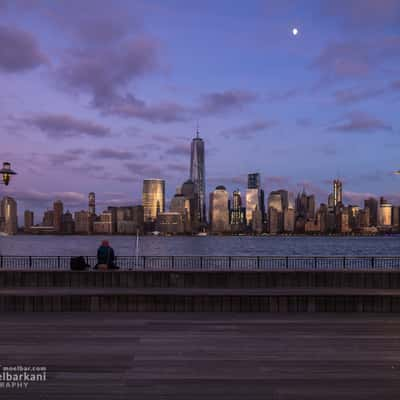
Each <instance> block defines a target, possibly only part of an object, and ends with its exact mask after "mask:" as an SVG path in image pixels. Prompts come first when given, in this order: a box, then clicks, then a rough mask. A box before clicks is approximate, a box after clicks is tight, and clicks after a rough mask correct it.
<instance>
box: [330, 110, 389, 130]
mask: <svg viewBox="0 0 400 400" xmlns="http://www.w3.org/2000/svg"><path fill="white" fill-rule="evenodd" d="M328 130H329V131H338V132H349V133H352V132H360V133H373V132H381V131H391V130H392V127H391V126H390V125H388V124H386V123H385V122H383V121H382V120H380V119H377V118H375V117H372V116H371V115H369V114H367V113H363V112H352V113H348V114H347V115H345V117H344V118H343V119H342V120H340V121H338V122H337V123H336V124H334V125H332V126H330V127H329V128H328Z"/></svg>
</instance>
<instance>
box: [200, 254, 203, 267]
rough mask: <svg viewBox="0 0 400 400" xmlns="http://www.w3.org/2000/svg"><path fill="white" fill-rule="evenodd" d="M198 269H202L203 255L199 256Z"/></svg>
mask: <svg viewBox="0 0 400 400" xmlns="http://www.w3.org/2000/svg"><path fill="white" fill-rule="evenodd" d="M200 269H203V256H200Z"/></svg>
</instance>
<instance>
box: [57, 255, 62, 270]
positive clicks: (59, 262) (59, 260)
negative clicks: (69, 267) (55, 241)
mask: <svg viewBox="0 0 400 400" xmlns="http://www.w3.org/2000/svg"><path fill="white" fill-rule="evenodd" d="M57 267H58V269H60V268H61V257H60V256H58V257H57Z"/></svg>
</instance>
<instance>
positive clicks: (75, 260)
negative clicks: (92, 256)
mask: <svg viewBox="0 0 400 400" xmlns="http://www.w3.org/2000/svg"><path fill="white" fill-rule="evenodd" d="M70 267H71V270H72V271H84V270H85V269H87V268H89V267H90V266H89V265H88V264H86V261H85V258H84V257H82V256H80V257H71V261H70Z"/></svg>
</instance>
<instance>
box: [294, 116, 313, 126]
mask: <svg viewBox="0 0 400 400" xmlns="http://www.w3.org/2000/svg"><path fill="white" fill-rule="evenodd" d="M296 125H297V126H301V127H304V128H305V127H309V126H311V125H312V120H311V118H297V119H296Z"/></svg>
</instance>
